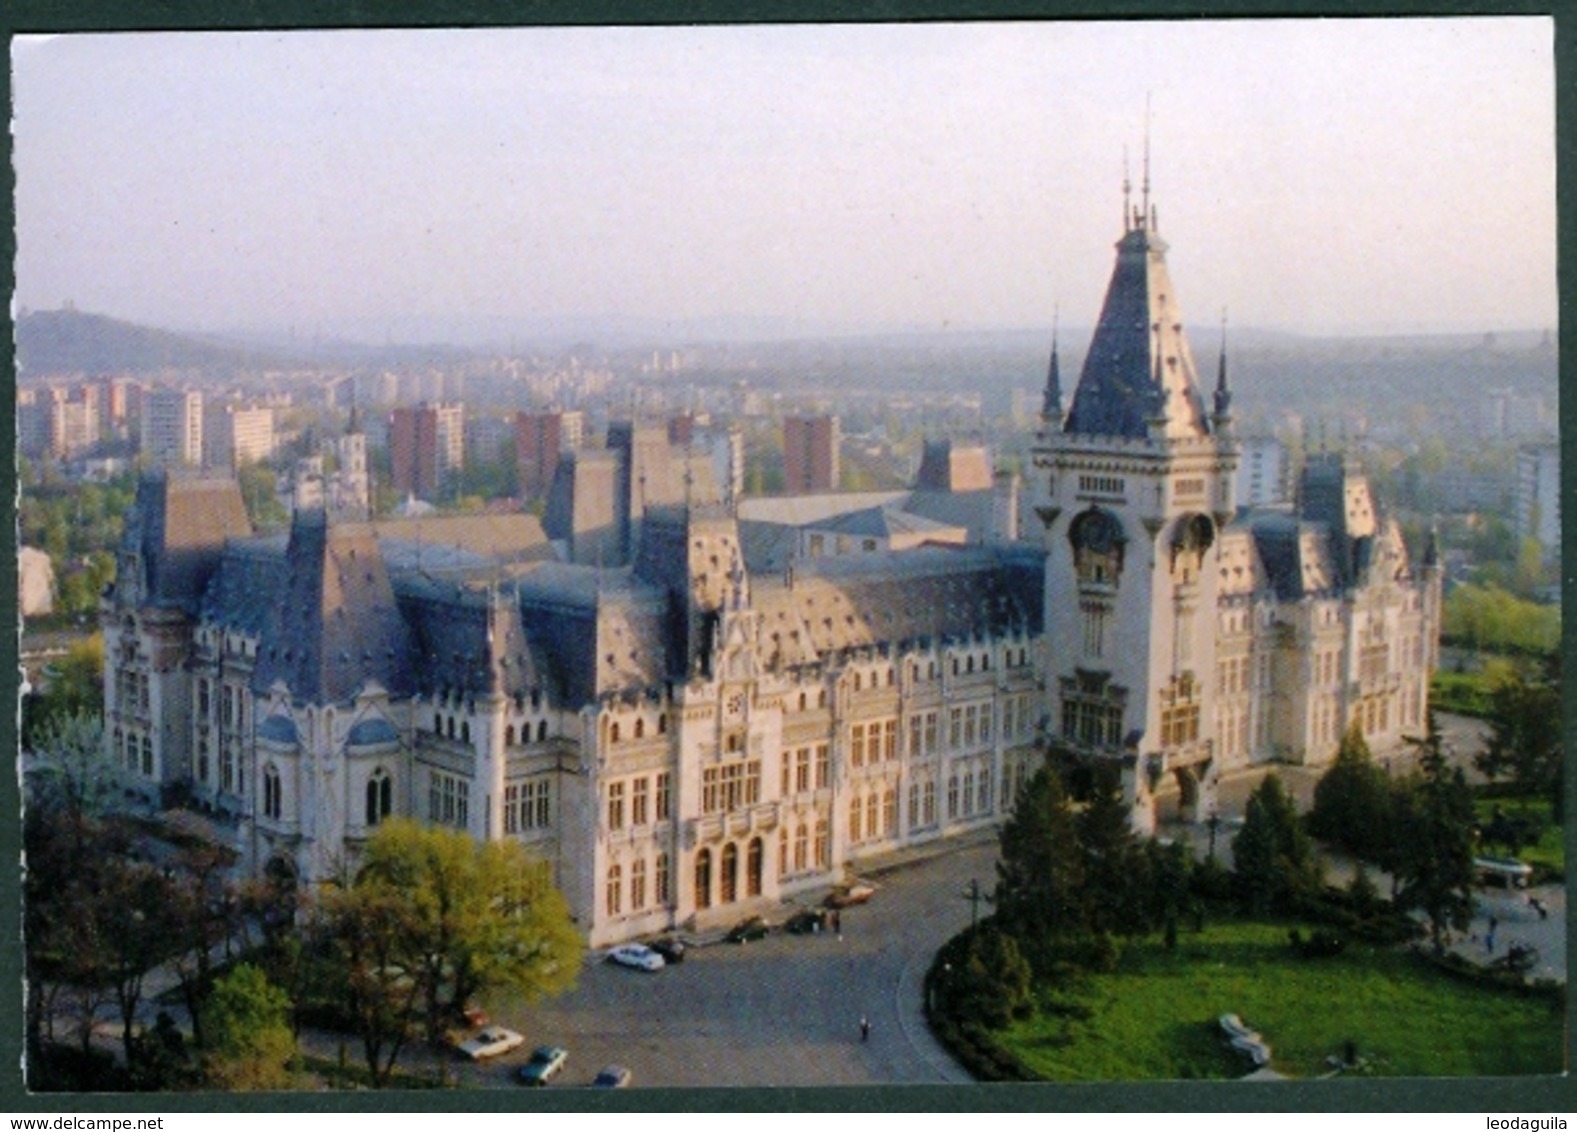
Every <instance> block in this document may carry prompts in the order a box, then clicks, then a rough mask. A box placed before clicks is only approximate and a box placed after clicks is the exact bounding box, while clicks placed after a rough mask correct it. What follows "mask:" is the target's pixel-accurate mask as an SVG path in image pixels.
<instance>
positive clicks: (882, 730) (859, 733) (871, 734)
mask: <svg viewBox="0 0 1577 1132" xmlns="http://www.w3.org/2000/svg"><path fill="white" fill-rule="evenodd" d="M867 737H868V738H867ZM897 757H898V721H897V720H896V719H889V720H886V721H885V722H883V721H882V720H874V721H872V722H870V723H856V724H854V725H853V726H852V727H851V728H850V730H849V761H850V762H851V763H853V764H854V765H855V766H864V765H865V763H866V760H867V758H869V761H871V762H872V763H877V762H881V761H882V760H883V759H896V758H897Z"/></svg>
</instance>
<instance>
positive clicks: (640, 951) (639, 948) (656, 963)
mask: <svg viewBox="0 0 1577 1132" xmlns="http://www.w3.org/2000/svg"><path fill="white" fill-rule="evenodd" d="M608 958H609V959H611V960H613V961H614V962H615V963H617V964H619V965H620V966H622V967H634V968H635V969H636V970H638V971H661V970H662V969H663V966H664V964H663V957H662V956H661V955H659V954H657V952H655V951H653V950H652V949H651V948H649V947H647V946H646V945H645V944H644V943H626V944H622V945H620V946H619V947H615V948H614V949H613V950H612V951H610V952H608Z"/></svg>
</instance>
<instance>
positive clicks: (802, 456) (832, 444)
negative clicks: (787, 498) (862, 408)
mask: <svg viewBox="0 0 1577 1132" xmlns="http://www.w3.org/2000/svg"><path fill="white" fill-rule="evenodd" d="M840 441H841V436H840V433H839V429H838V418H837V417H835V416H832V415H830V414H824V415H822V416H815V417H785V418H784V420H783V490H784V491H785V492H787V493H788V494H789V495H808V494H810V493H811V492H813V491H836V490H837V488H838V448H839V445H840Z"/></svg>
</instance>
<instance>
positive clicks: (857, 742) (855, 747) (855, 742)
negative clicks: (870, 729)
mask: <svg viewBox="0 0 1577 1132" xmlns="http://www.w3.org/2000/svg"><path fill="white" fill-rule="evenodd" d="M849 759H850V761H851V762H853V763H854V765H855V766H864V765H865V724H863V723H856V724H855V725H854V727H853V730H852V731H851V734H850V738H849Z"/></svg>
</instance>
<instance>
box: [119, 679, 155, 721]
mask: <svg viewBox="0 0 1577 1132" xmlns="http://www.w3.org/2000/svg"><path fill="white" fill-rule="evenodd" d="M115 706H116V707H117V708H119V709H120V710H121V711H124V712H133V711H136V712H141V713H142V714H143V715H147V714H148V674H147V673H146V672H135V671H132V670H131V669H127V668H121V669H118V670H117V671H116V673H115Z"/></svg>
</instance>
